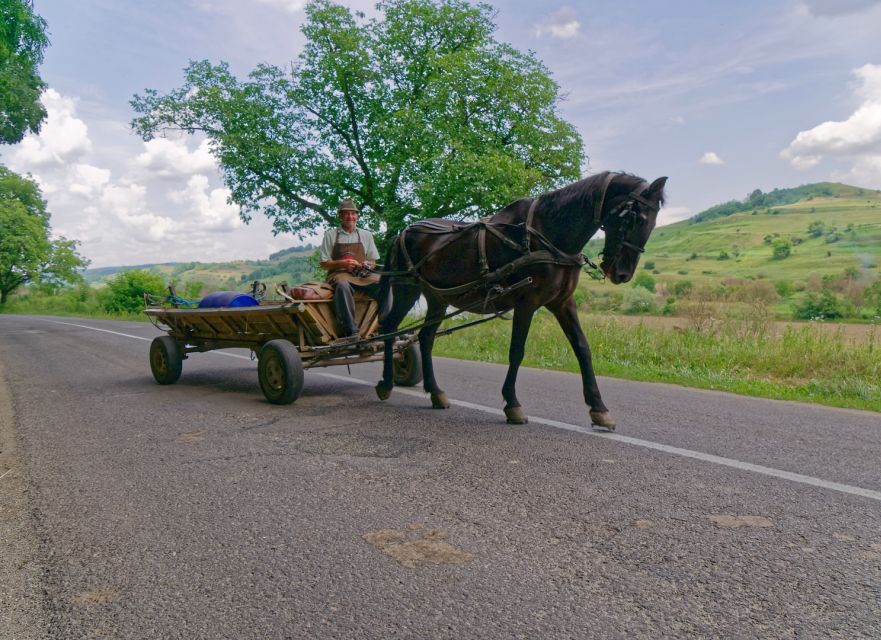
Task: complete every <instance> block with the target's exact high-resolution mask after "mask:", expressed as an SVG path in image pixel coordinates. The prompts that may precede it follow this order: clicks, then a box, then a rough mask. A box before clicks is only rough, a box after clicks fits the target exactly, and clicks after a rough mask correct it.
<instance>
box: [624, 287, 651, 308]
mask: <svg viewBox="0 0 881 640" xmlns="http://www.w3.org/2000/svg"><path fill="white" fill-rule="evenodd" d="M657 307H658V305H657V301H656V300H655V296H654V294H653V293H652V292H651V291H649V290H648V289H644V288H643V287H628V288H627V289H625V290H624V293H623V295H622V299H621V306H620V309H621V312H622V313H627V314H639V313H652V312H653V311H655V310H656V309H657Z"/></svg>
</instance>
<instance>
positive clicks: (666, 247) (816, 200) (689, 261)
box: [587, 182, 881, 285]
mask: <svg viewBox="0 0 881 640" xmlns="http://www.w3.org/2000/svg"><path fill="white" fill-rule="evenodd" d="M781 244H782V245H787V246H788V247H789V255H788V256H786V257H785V258H783V259H780V258H777V259H775V258H774V255H773V252H774V247H775V246H776V245H781ZM601 248H602V240H599V241H593V242H591V243H590V244H589V245H588V247H587V250H588V253H589V254H590V255H596V254H597V253H598V252H599V250H600V249H601ZM879 263H881V191H874V190H870V189H860V188H859V187H852V186H848V185H843V184H835V183H828V182H824V183H818V184H809V185H803V186H801V187H797V188H795V189H775V190H774V191H772V192H770V193H762V192H761V191H758V190H756V191H754V192H753V193H752V194H750V196H749V197H747V198H746V199H744V200H743V201H733V202H728V203H724V204H720V205H717V206H715V207H711V208H709V209H707V210H706V211H702V212H701V213H699V214H697V215H696V216H694V217H692V218H690V219H688V220H683V221H681V222H677V223H675V224H671V225H668V226H664V227H660V228H658V229H656V230H655V232H654V233H653V234H652V237H651V239H650V240H649V243H648V245H647V246H646V251H645V255H644V256H643V260H642V262H641V265H642V268H643V269H645V270H647V271H648V272H649V273H651V274H652V275H653V277H654V278H655V280H657V281H658V282H662V283H666V284H668V285H671V284H673V283H675V282H676V281H679V280H690V281H694V282H695V283H699V282H702V281H713V282H720V281H722V280H724V279H725V278H746V279H769V280H772V281H778V280H786V281H789V282H794V283H795V284H798V283H799V282H802V283H803V282H805V281H808V280H809V279H811V278H815V279H816V278H823V277H824V276H825V277H830V276H839V275H840V274H842V273H844V272H845V271H847V270H851V272H852V273H855V274H857V277H859V278H860V279H861V280H862V281H872V280H874V279H875V278H877V277H878V274H879V268H878V265H879Z"/></svg>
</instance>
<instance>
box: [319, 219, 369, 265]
mask: <svg viewBox="0 0 881 640" xmlns="http://www.w3.org/2000/svg"><path fill="white" fill-rule="evenodd" d="M337 239H339V243H340V244H351V243H354V242H360V243H361V244H362V245H363V246H364V255H365V256H366V257H367V259H368V260H372V261H374V262H375V261H377V260H379V251H377V250H376V243H375V242H374V241H373V234H372V233H370V232H369V231H366V230H364V229H359V228H358V227H355V230H354V231H352V233H347V232H346V231H344V230H343V229H342V228H341V227H334V228H333V229H328V230H327V231H326V232H325V233H324V240H322V241H321V252H320V257H321V262H328V261H329V260H330V259H331V254H332V253H333V245H335V244H336V243H337Z"/></svg>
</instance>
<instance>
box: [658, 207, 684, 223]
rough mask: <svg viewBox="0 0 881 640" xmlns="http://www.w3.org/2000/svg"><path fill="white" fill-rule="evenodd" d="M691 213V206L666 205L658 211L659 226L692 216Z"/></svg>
mask: <svg viewBox="0 0 881 640" xmlns="http://www.w3.org/2000/svg"><path fill="white" fill-rule="evenodd" d="M691 214H692V209H691V207H664V208H663V209H661V211H660V213H658V226H659V227H662V226H664V225H665V224H673V223H674V222H679V221H680V220H685V219H687V218H690V217H691Z"/></svg>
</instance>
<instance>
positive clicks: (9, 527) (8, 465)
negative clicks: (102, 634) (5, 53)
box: [0, 360, 49, 640]
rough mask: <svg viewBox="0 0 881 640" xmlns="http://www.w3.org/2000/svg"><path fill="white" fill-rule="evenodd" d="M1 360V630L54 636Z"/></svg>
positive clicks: (28, 637) (13, 635)
mask: <svg viewBox="0 0 881 640" xmlns="http://www.w3.org/2000/svg"><path fill="white" fill-rule="evenodd" d="M15 424H16V421H15V411H14V408H13V404H12V393H11V392H10V389H9V386H8V384H7V382H6V372H5V369H4V368H3V362H2V360H0V550H2V552H0V629H3V634H4V635H3V637H4V638H9V639H10V640H40V639H42V638H46V637H48V633H49V622H48V612H47V609H46V599H45V591H44V589H43V585H42V576H43V570H44V567H43V561H42V557H41V555H40V544H39V540H38V538H37V534H36V529H35V528H34V523H33V520H32V519H31V512H30V496H29V495H28V486H29V484H28V480H27V468H26V466H25V462H24V457H23V456H22V455H21V453H20V451H19V449H18V446H17V436H16V430H15Z"/></svg>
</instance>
